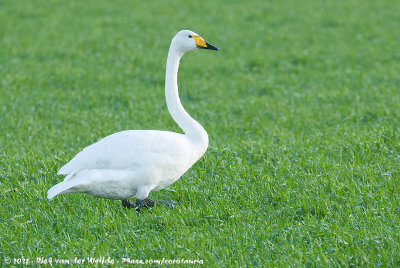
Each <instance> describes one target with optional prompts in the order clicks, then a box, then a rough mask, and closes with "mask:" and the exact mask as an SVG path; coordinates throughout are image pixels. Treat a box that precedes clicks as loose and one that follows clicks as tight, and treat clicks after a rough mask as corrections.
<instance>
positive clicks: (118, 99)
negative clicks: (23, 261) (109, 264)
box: [0, 0, 400, 267]
mask: <svg viewBox="0 0 400 268" xmlns="http://www.w3.org/2000/svg"><path fill="white" fill-rule="evenodd" d="M399 14H400V2H399V1H394V0H393V1H361V0H350V1H342V0H339V1H329V2H327V1H316V0H314V1H294V0H292V1H291V0H289V1H254V2H250V1H230V2H229V3H228V2H226V1H222V0H219V1H217V0H215V1H209V2H205V1H191V2H182V1H169V2H168V3H166V2H165V1H122V0H118V1H99V0H96V1H94V0H89V1H27V0H24V1H11V0H6V1H1V2H0V179H1V182H0V194H1V204H0V262H1V264H7V262H11V263H15V261H16V260H18V258H22V257H23V258H29V263H30V264H33V263H34V262H35V261H36V258H38V257H39V258H40V257H41V258H43V259H48V258H50V257H51V258H52V259H53V260H55V259H74V258H75V257H77V258H88V257H92V258H102V257H104V258H106V259H107V258H108V257H110V258H112V259H115V261H116V262H119V264H118V265H120V264H121V260H122V258H130V259H131V260H136V259H139V260H146V259H147V260H148V259H152V260H157V259H163V258H164V259H169V260H174V259H186V260H203V262H204V264H206V265H207V266H215V267H217V266H218V267H219V266H226V267H228V266H244V265H248V266H253V265H267V266H286V265H301V266H302V265H313V264H315V265H318V266H319V265H345V266H349V265H368V266H379V265H383V266H394V265H396V266H399V265H400V233H399V229H400V207H399V203H400V194H399V193H400V186H399V177H400V134H399V130H400V124H399V122H400V121H399V120H400V90H399V89H400V49H399V42H398V41H399V36H400V30H399V29H400V15H399ZM181 29H191V30H194V31H195V32H197V33H199V34H200V35H202V36H203V37H204V38H205V39H206V40H207V41H208V42H210V43H211V44H213V45H216V46H218V47H220V49H221V52H220V53H216V52H214V51H196V52H193V53H189V54H188V55H185V56H184V58H183V59H182V64H181V68H180V75H179V86H180V94H181V100H182V102H183V105H184V106H185V108H186V109H187V111H188V112H189V113H190V114H191V115H192V116H193V117H194V118H196V119H197V120H198V121H199V122H200V123H202V124H203V126H204V128H205V129H206V130H207V131H208V133H209V138H210V147H209V149H208V151H207V152H206V154H205V156H204V157H203V158H202V159H201V160H200V161H199V162H198V163H197V164H196V165H195V166H194V167H193V168H192V169H190V170H189V171H188V172H187V173H186V174H185V175H184V176H183V177H182V178H181V179H180V180H178V181H177V182H176V183H174V184H173V185H171V186H170V187H169V188H168V189H165V190H162V191H159V192H155V193H152V194H151V195H150V197H151V198H155V199H171V200H175V201H178V202H179V203H180V205H179V206H178V207H177V208H176V209H173V210H171V209H167V208H164V207H159V208H154V209H153V210H147V211H143V213H140V214H139V215H137V214H136V213H135V212H134V211H131V210H125V209H123V208H122V206H121V204H120V202H118V201H114V200H106V199H97V198H93V197H90V196H87V195H84V194H70V195H63V196H59V197H57V198H55V199H54V200H53V201H51V202H49V201H48V200H47V198H46V192H47V190H48V189H49V188H50V187H51V186H52V185H54V184H56V183H57V182H60V181H61V180H62V179H63V178H62V177H60V176H57V175H56V172H57V170H58V169H59V168H60V167H61V166H62V165H64V164H65V163H66V162H68V161H69V160H70V159H71V158H72V157H73V156H74V155H75V154H76V153H77V152H79V151H80V150H81V149H82V148H84V147H85V146H87V145H89V144H91V143H93V142H95V141H97V140H98V139H100V138H102V137H104V136H106V135H108V134H111V133H114V132H117V131H121V130H126V129H162V130H171V131H177V132H179V131H180V130H179V128H178V126H177V125H176V124H175V123H174V121H173V120H172V118H171V117H170V115H169V114H168V111H167V108H166V104H165V100H164V87H163V86H164V84H163V83H164V72H165V63H166V56H167V52H168V47H169V44H170V40H171V38H172V37H173V35H174V34H175V33H176V32H177V31H178V30H181ZM14 258H15V259H16V260H14ZM53 264H54V263H53Z"/></svg>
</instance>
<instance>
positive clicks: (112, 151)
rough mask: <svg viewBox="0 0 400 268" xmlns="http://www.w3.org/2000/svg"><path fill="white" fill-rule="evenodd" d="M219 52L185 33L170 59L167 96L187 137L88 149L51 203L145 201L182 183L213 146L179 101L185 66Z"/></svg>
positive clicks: (107, 141)
mask: <svg viewBox="0 0 400 268" xmlns="http://www.w3.org/2000/svg"><path fill="white" fill-rule="evenodd" d="M198 48H204V49H214V50H218V49H217V48H216V47H214V46H212V45H210V44H208V43H207V42H205V41H204V40H203V39H202V38H201V37H199V36H198V35H197V34H196V33H194V32H192V31H188V30H183V31H180V32H179V33H178V34H177V35H176V36H175V37H174V38H173V39H172V42H171V46H170V49H169V53H168V60H167V69H166V78H165V96H166V101H167V106H168V110H169V112H170V114H171V116H172V117H173V119H174V120H175V121H176V123H177V124H178V125H179V126H180V127H181V128H182V130H183V131H184V133H185V134H179V133H174V132H168V131H157V130H127V131H122V132H118V133H115V134H112V135H110V136H107V137H105V138H103V139H102V140H100V141H98V142H96V143H94V144H92V145H90V146H88V147H86V148H85V149H84V150H83V151H81V152H80V153H78V154H77V155H76V156H75V157H74V158H73V159H72V160H71V161H70V162H69V163H67V164H66V165H65V166H63V167H62V168H61V169H60V170H59V171H58V174H63V175H66V177H65V179H64V181H63V182H61V183H59V184H57V185H55V186H53V187H52V188H51V189H50V190H49V191H48V193H47V198H49V199H52V198H53V197H55V196H56V195H59V194H65V193H87V194H90V195H92V196H97V197H104V198H111V199H121V200H126V199H128V198H131V197H133V196H136V198H137V199H138V200H143V199H145V198H146V197H147V196H148V194H149V193H150V191H154V190H159V189H162V188H164V187H166V186H168V185H170V184H171V183H173V182H175V181H176V180H177V179H179V178H180V177H181V176H182V175H183V174H184V173H185V172H186V171H187V170H188V169H189V168H190V167H191V166H192V165H193V164H194V163H195V162H196V161H197V160H199V159H200V157H201V156H202V155H203V154H204V153H205V151H206V150H207V146H208V135H207V132H206V131H205V130H204V128H203V127H202V126H201V125H200V124H199V123H198V122H196V121H195V120H194V119H193V118H191V117H190V116H189V114H188V113H187V112H186V111H185V110H184V108H183V106H182V105H181V102H180V100H179V95H178V86H177V73H178V67H179V60H180V58H181V57H182V55H183V54H184V53H185V52H188V51H191V50H195V49H198Z"/></svg>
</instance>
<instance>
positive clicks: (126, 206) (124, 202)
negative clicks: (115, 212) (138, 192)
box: [121, 199, 136, 208]
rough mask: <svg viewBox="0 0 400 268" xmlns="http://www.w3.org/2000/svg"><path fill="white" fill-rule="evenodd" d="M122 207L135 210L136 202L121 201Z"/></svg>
mask: <svg viewBox="0 0 400 268" xmlns="http://www.w3.org/2000/svg"><path fill="white" fill-rule="evenodd" d="M121 203H122V206H123V207H125V208H134V207H136V205H135V203H134V202H131V201H129V200H128V199H126V200H121Z"/></svg>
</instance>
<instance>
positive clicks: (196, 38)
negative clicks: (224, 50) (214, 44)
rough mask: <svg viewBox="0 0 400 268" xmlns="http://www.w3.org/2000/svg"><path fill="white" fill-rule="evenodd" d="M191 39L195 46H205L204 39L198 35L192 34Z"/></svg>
mask: <svg viewBox="0 0 400 268" xmlns="http://www.w3.org/2000/svg"><path fill="white" fill-rule="evenodd" d="M193 39H194V42H195V43H196V46H197V47H207V43H206V41H204V39H203V38H201V37H200V36H193Z"/></svg>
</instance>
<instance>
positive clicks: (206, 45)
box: [193, 36, 219, 50]
mask: <svg viewBox="0 0 400 268" xmlns="http://www.w3.org/2000/svg"><path fill="white" fill-rule="evenodd" d="M193 39H194V41H195V43H196V46H197V48H201V49H212V50H219V48H217V47H215V46H213V45H210V44H209V43H207V42H206V41H205V40H204V39H203V38H201V37H200V36H193Z"/></svg>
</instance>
